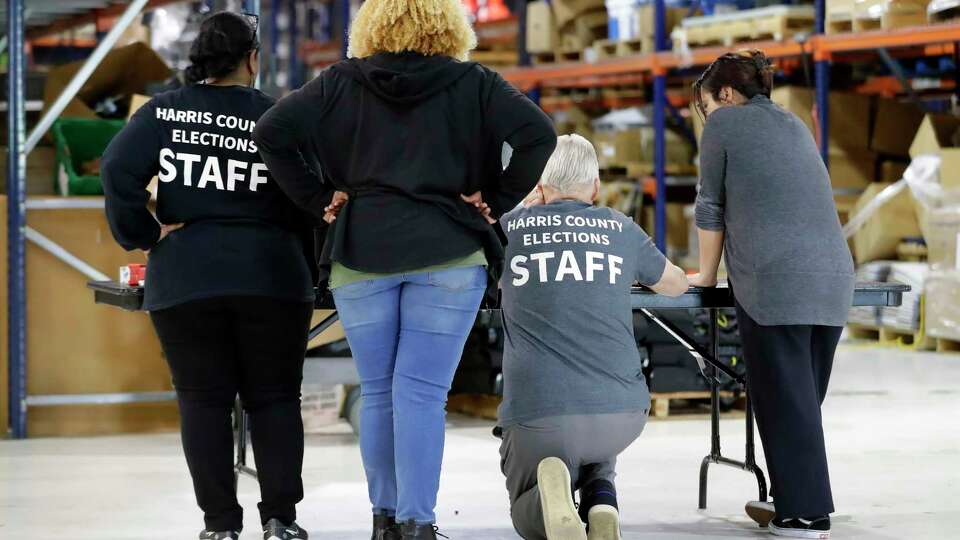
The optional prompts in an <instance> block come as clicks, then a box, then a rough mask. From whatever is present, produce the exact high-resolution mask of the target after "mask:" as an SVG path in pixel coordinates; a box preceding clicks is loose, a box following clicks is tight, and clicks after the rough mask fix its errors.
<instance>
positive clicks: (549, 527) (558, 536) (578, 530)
mask: <svg viewBox="0 0 960 540" xmlns="http://www.w3.org/2000/svg"><path fill="white" fill-rule="evenodd" d="M570 485H571V482H570V470H569V469H567V465H566V464H565V463H564V462H563V460H561V459H560V458H555V457H548V458H546V459H544V460H543V461H541V462H540V465H539V466H538V467H537V487H538V488H539V489H540V506H542V507H543V527H544V529H546V532H547V540H587V531H586V530H584V527H583V521H581V520H580V516H579V515H578V514H577V507H576V506H575V505H574V504H573V492H572V491H571V490H570ZM404 538H406V537H404Z"/></svg>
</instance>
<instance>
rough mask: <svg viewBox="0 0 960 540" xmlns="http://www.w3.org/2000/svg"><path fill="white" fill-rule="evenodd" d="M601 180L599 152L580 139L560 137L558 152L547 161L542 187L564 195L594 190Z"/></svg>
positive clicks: (577, 137)
mask: <svg viewBox="0 0 960 540" xmlns="http://www.w3.org/2000/svg"><path fill="white" fill-rule="evenodd" d="M599 177H600V165H599V164H598V163H597V151H596V150H595V149H594V148H593V145H592V144H591V143H590V141H588V140H586V139H584V138H583V137H581V136H580V135H576V134H573V135H562V136H560V137H557V149H556V150H554V151H553V155H552V156H550V160H549V161H547V166H546V168H544V169H543V175H542V176H541V177H540V178H541V180H540V184H541V185H544V186H549V187H551V188H553V189H555V190H557V191H559V192H560V193H568V194H569V193H577V192H579V191H583V190H585V189H586V188H588V187H593V183H594V181H596V180H597V178H599Z"/></svg>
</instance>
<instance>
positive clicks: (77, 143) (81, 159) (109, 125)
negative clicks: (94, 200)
mask: <svg viewBox="0 0 960 540" xmlns="http://www.w3.org/2000/svg"><path fill="white" fill-rule="evenodd" d="M124 125H126V122H124V121H123V120H89V119H85V118H61V119H60V120H57V121H56V122H54V124H53V139H54V142H55V144H56V147H57V170H56V172H55V173H54V174H55V176H54V183H55V185H56V186H57V189H58V190H59V191H60V193H61V194H62V195H102V194H103V185H102V184H101V183H100V176H99V175H91V174H88V175H84V174H82V173H81V171H82V170H83V169H82V164H83V163H86V162H88V161H92V160H95V159H97V158H99V157H100V156H102V155H103V151H104V150H106V149H107V145H108V144H110V141H111V140H112V139H113V137H114V136H115V135H116V134H117V133H119V132H120V130H121V129H123V126H124Z"/></svg>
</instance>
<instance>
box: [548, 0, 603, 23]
mask: <svg viewBox="0 0 960 540" xmlns="http://www.w3.org/2000/svg"><path fill="white" fill-rule="evenodd" d="M551 5H552V7H553V15H554V17H555V20H556V23H557V28H562V27H564V26H566V25H567V24H568V23H570V22H572V21H574V20H576V18H577V17H579V16H580V15H582V14H583V13H586V12H587V11H590V10H594V9H601V8H602V9H605V8H606V4H605V3H604V0H553V2H552V3H551Z"/></svg>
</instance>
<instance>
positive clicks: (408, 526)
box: [400, 519, 446, 540]
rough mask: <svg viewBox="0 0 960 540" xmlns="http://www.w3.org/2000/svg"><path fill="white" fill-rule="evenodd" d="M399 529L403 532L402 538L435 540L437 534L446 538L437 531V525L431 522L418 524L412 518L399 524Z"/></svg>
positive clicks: (406, 539)
mask: <svg viewBox="0 0 960 540" xmlns="http://www.w3.org/2000/svg"><path fill="white" fill-rule="evenodd" d="M400 530H401V531H402V532H403V540H437V536H441V537H443V538H446V536H443V535H442V534H440V533H438V532H437V526H436V525H434V524H433V523H427V524H425V525H418V524H417V523H416V522H415V521H413V520H412V519H411V520H410V521H407V522H406V523H404V524H403V525H401V527H400Z"/></svg>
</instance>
